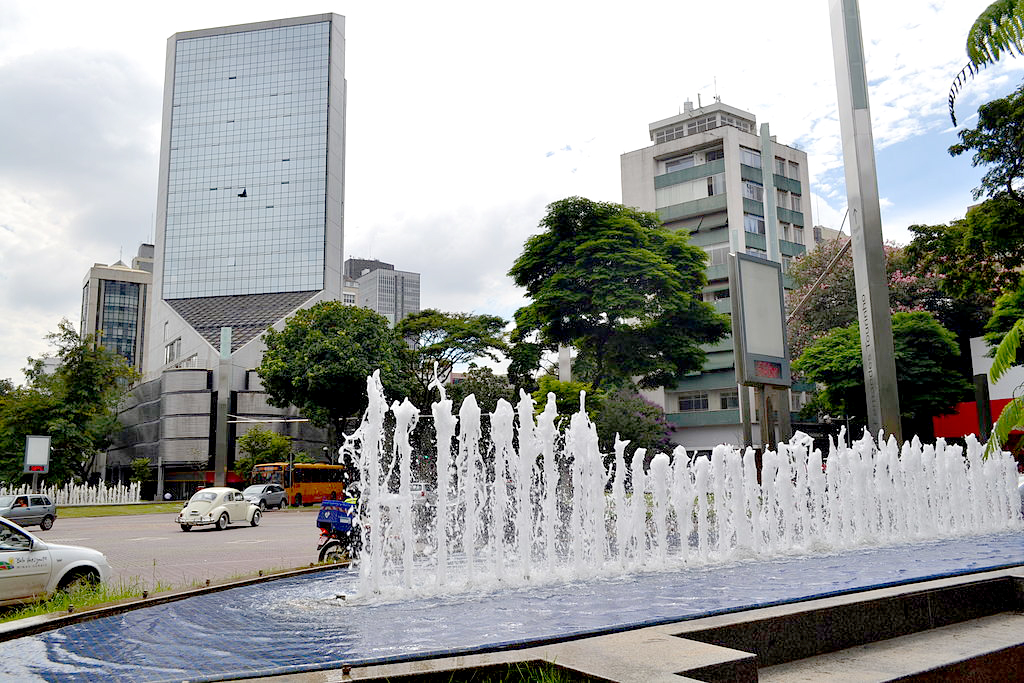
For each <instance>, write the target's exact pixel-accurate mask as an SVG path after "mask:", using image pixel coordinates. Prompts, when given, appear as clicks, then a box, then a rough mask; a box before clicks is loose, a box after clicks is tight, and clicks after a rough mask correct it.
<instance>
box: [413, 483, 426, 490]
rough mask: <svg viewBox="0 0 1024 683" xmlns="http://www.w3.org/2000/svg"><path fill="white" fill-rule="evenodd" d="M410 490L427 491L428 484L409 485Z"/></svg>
mask: <svg viewBox="0 0 1024 683" xmlns="http://www.w3.org/2000/svg"><path fill="white" fill-rule="evenodd" d="M409 490H410V491H426V490H427V485H426V484H409Z"/></svg>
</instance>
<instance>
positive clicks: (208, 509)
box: [174, 487, 263, 531]
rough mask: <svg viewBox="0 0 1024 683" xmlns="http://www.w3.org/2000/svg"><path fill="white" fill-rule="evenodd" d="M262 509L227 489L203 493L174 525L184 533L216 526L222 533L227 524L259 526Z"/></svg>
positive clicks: (199, 493)
mask: <svg viewBox="0 0 1024 683" xmlns="http://www.w3.org/2000/svg"><path fill="white" fill-rule="evenodd" d="M262 514H263V513H261V512H260V506H259V505H253V504H252V503H250V502H249V501H247V500H246V499H245V496H243V495H242V492H241V491H236V490H235V489H231V488H226V487H213V488H208V489H201V490H199V491H197V492H196V494H195V495H194V496H192V497H191V498H190V499H189V501H188V502H187V503H185V507H183V508H181V512H179V513H178V516H177V517H175V518H174V521H175V522H177V523H178V524H179V525H180V526H181V530H182V531H190V530H191V529H192V527H194V526H209V525H215V526H216V527H217V529H218V530H223V529H224V528H226V527H227V525H228V524H243V523H246V522H248V523H249V524H251V525H252V526H259V524H260V517H261V516H262Z"/></svg>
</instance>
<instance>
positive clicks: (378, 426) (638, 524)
mask: <svg viewBox="0 0 1024 683" xmlns="http://www.w3.org/2000/svg"><path fill="white" fill-rule="evenodd" d="M439 388H440V387H439ZM367 393H368V396H369V407H368V409H367V411H366V415H365V416H364V419H363V422H362V424H361V425H360V427H359V429H357V430H356V432H355V433H354V434H352V435H351V436H350V437H349V440H348V442H347V444H346V449H347V450H348V451H349V453H350V455H351V456H352V457H353V459H354V460H355V461H356V462H358V463H359V470H360V478H361V484H360V486H361V488H362V491H361V496H360V517H361V519H362V520H363V521H364V523H365V524H366V528H365V536H364V538H365V547H364V551H363V556H362V558H361V562H360V582H359V589H358V594H359V595H373V594H382V593H391V594H394V593H396V592H399V593H400V592H402V591H406V592H408V591H414V592H416V593H419V594H423V593H424V592H427V593H433V592H446V593H451V592H454V591H459V590H469V589H473V588H474V587H479V586H484V587H491V586H494V585H502V586H507V587H516V586H522V585H527V584H529V583H532V582H537V581H540V582H544V581H550V580H560V581H564V580H580V579H587V578H593V577H608V576H615V575H627V574H631V573H636V572H643V571H662V570H667V569H681V568H685V567H694V566H706V565H710V564H722V563H725V562H731V561H735V560H738V559H744V558H759V559H768V558H773V557H779V556H784V555H789V554H793V553H806V552H831V551H838V550H844V549H849V548H857V547H868V546H881V545H891V544H898V543H907V542H915V541H927V540H932V539H940V538H949V537H957V536H965V535H976V534H986V533H994V532H1000V531H1006V530H1012V529H1019V528H1021V524H1022V522H1021V518H1020V511H1019V505H1020V503H1019V501H1018V499H1017V491H1016V487H1017V477H1016V468H1015V466H1014V462H1013V459H1012V458H1011V457H1010V456H1009V455H1008V454H1000V455H997V456H993V457H991V458H988V459H983V458H982V452H983V445H982V444H980V443H979V442H978V440H977V439H975V438H974V437H973V436H969V437H967V439H966V452H965V449H964V448H963V447H961V446H959V445H954V444H947V443H945V441H943V440H942V439H939V440H938V441H937V442H936V443H935V444H934V445H923V444H921V443H920V441H919V440H917V439H916V438H915V439H914V440H912V441H910V442H907V443H904V444H903V445H902V446H900V445H899V444H897V443H896V442H895V440H894V439H892V438H890V439H889V440H888V441H885V440H883V439H882V437H881V435H880V436H879V437H878V438H877V439H873V438H872V437H871V436H870V435H868V434H865V435H864V436H863V437H862V438H861V439H860V440H858V441H855V442H854V443H853V444H852V445H851V446H850V447H846V446H843V445H841V444H843V443H844V439H843V438H842V437H840V439H839V444H840V445H837V444H836V443H832V445H831V449H830V452H829V454H828V457H827V459H825V460H823V458H822V454H821V453H820V452H819V451H818V450H816V449H814V447H813V442H812V440H811V439H810V437H808V436H806V435H804V434H800V433H798V434H797V435H796V436H794V437H793V438H792V439H791V440H790V441H789V443H784V444H779V445H778V448H777V449H776V450H774V451H772V450H767V451H765V453H764V455H763V461H762V469H761V472H760V477H758V473H757V471H756V468H755V461H754V452H753V450H752V449H750V448H747V449H746V450H745V451H743V452H741V451H740V450H739V449H737V448H734V447H731V446H725V445H721V446H718V447H716V448H715V449H714V451H713V452H712V454H711V457H710V458H705V457H697V458H693V457H689V456H688V454H687V452H686V450H685V449H684V448H683V447H682V446H679V447H677V448H676V449H675V451H674V452H673V453H672V454H671V457H670V456H669V455H668V454H664V453H660V454H657V455H655V456H654V457H653V459H652V460H651V461H650V465H649V467H648V468H645V467H644V460H645V456H646V453H645V452H644V450H643V449H637V450H636V451H635V452H634V453H633V455H632V459H631V461H630V462H628V463H627V461H626V458H625V449H626V445H627V444H626V443H625V442H623V441H621V440H617V441H616V444H615V448H614V454H613V455H610V456H606V455H604V454H602V453H601V452H600V451H599V449H598V438H597V432H596V429H595V427H594V425H593V424H592V423H591V422H590V420H589V419H588V418H587V414H586V412H585V409H584V407H582V406H583V405H584V404H585V396H582V397H581V408H580V410H579V412H577V413H576V414H575V415H573V416H572V417H571V419H570V421H569V425H568V428H567V429H565V430H564V432H562V433H561V434H559V430H557V429H556V425H555V421H556V419H557V408H556V406H555V401H554V395H549V396H548V400H547V403H546V405H545V406H544V409H543V410H542V411H541V412H540V413H539V414H538V415H536V417H535V416H534V402H533V399H532V398H531V397H530V396H528V395H527V394H525V393H522V394H521V398H520V400H519V403H518V405H517V406H516V407H515V408H514V409H513V407H512V406H511V405H510V404H509V403H507V402H506V401H504V400H502V401H499V403H498V406H497V408H496V410H495V412H494V413H493V414H492V415H490V416H489V421H490V433H491V443H490V444H489V446H487V448H486V450H481V447H480V443H481V442H480V433H481V417H482V416H481V411H480V409H479V407H478V406H477V404H476V401H475V399H474V398H473V397H472V396H470V397H469V398H467V399H466V401H465V402H464V403H463V405H462V407H461V408H460V410H459V414H458V417H457V418H456V417H455V416H454V415H453V414H452V406H451V401H450V400H448V399H447V398H446V397H445V395H444V392H443V388H441V393H442V395H441V400H440V401H439V402H437V403H435V404H434V405H433V408H432V417H433V420H434V423H435V431H436V440H435V443H436V448H435V452H434V455H435V456H436V463H437V504H436V506H435V507H433V508H425V507H423V506H420V507H417V506H416V505H415V503H414V501H413V498H412V496H411V495H410V483H411V476H410V472H411V467H412V459H413V455H414V454H413V448H412V446H411V439H410V434H411V433H412V430H413V428H414V427H415V426H416V419H417V414H418V411H417V410H416V408H415V407H413V406H412V405H411V404H410V403H409V402H408V400H406V401H405V402H403V403H401V404H399V403H397V402H395V403H394V404H393V405H392V406H391V407H390V408H389V407H388V405H387V401H386V399H385V397H384V393H383V388H382V387H381V384H380V381H379V379H378V378H377V376H376V375H374V376H372V377H370V378H368V380H367ZM389 412H390V413H391V419H393V423H394V432H393V437H392V438H391V439H390V441H391V447H390V448H388V447H387V444H386V439H385V429H384V428H383V426H384V424H385V420H386V418H387V416H388V413H389ZM456 426H459V427H461V429H460V430H459V435H458V439H457V440H456V436H455V435H456ZM452 453H454V454H455V457H454V458H452Z"/></svg>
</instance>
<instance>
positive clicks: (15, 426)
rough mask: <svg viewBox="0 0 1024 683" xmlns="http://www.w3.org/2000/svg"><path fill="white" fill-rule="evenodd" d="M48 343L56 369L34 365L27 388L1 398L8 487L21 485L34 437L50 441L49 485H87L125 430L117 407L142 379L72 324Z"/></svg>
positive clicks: (0, 450)
mask: <svg viewBox="0 0 1024 683" xmlns="http://www.w3.org/2000/svg"><path fill="white" fill-rule="evenodd" d="M47 339H48V340H49V342H50V343H51V344H52V345H53V346H54V347H56V354H55V356H54V357H53V359H54V360H56V365H55V366H54V364H53V363H52V362H47V361H48V359H46V358H38V359H29V363H30V364H29V367H28V368H27V369H26V371H25V374H26V377H27V379H28V382H27V384H26V385H25V386H23V387H17V388H10V390H9V391H6V393H4V394H3V395H0V479H3V480H6V481H16V480H18V479H20V477H21V469H22V461H23V455H24V449H25V437H26V436H27V435H30V434H33V435H42V436H49V437H50V449H51V450H50V472H49V474H48V475H47V479H48V480H50V481H51V482H54V483H63V482H68V481H79V482H81V481H84V480H85V479H86V477H87V476H88V475H89V472H90V470H91V469H92V464H93V462H94V458H95V457H96V455H97V454H98V453H100V452H101V451H103V450H104V449H105V448H106V447H107V446H109V445H110V437H111V435H112V434H114V433H115V432H116V431H117V430H118V429H120V425H119V424H118V422H117V404H118V401H120V399H121V397H122V396H123V395H124V392H125V389H126V387H127V386H128V385H129V384H130V383H131V382H132V381H133V380H135V379H136V377H137V375H136V373H135V371H134V370H133V369H132V368H131V367H129V366H128V365H127V364H126V363H125V360H124V358H123V357H122V356H120V355H119V354H117V353H115V352H114V351H110V350H108V349H106V348H104V347H103V346H101V345H100V344H99V343H98V342H97V340H96V338H95V337H94V336H93V335H88V336H86V337H81V336H79V334H78V333H77V332H76V331H75V329H74V327H72V325H71V323H70V322H68V321H67V320H62V321H61V322H60V324H59V326H58V330H57V332H54V333H52V334H50V335H48V336H47Z"/></svg>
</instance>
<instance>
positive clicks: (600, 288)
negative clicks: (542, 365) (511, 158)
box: [509, 197, 728, 389]
mask: <svg viewBox="0 0 1024 683" xmlns="http://www.w3.org/2000/svg"><path fill="white" fill-rule="evenodd" d="M540 227H541V228H543V231H542V232H541V233H540V234H537V235H534V236H533V237H531V238H529V239H528V240H527V241H526V244H525V245H524V247H523V253H522V254H521V255H520V256H519V258H518V259H516V262H515V264H514V265H513V266H512V269H511V270H510V271H509V275H510V276H511V277H512V279H513V280H514V281H515V283H516V284H517V285H519V286H520V287H524V288H525V289H526V293H527V296H528V297H529V298H530V299H531V302H530V303H529V304H528V305H527V306H524V307H523V308H520V309H519V310H518V311H517V312H516V316H515V317H516V325H517V330H518V332H517V334H518V335H519V336H520V337H521V338H527V333H529V332H536V333H537V336H538V341H539V342H540V343H541V344H543V345H545V346H548V347H550V346H554V345H558V344H566V345H572V346H575V347H576V348H577V349H578V351H579V353H580V354H581V355H582V356H584V357H585V358H587V360H588V362H589V363H590V365H591V367H592V368H593V370H592V373H591V374H590V376H588V377H587V378H586V379H588V380H589V381H590V383H591V384H592V385H593V387H594V388H595V389H601V388H602V387H603V386H605V385H608V384H611V385H625V384H630V383H632V381H633V379H634V378H637V380H638V383H639V385H640V386H643V387H656V386H664V385H671V384H674V383H675V382H676V381H677V380H678V379H679V378H681V377H682V376H683V375H685V374H686V373H688V372H691V371H693V370H697V369H699V368H700V367H701V365H703V362H704V359H705V354H704V351H703V350H702V348H701V346H700V345H701V344H704V343H712V342H715V341H717V340H719V339H721V338H722V337H723V336H724V335H725V333H726V332H727V330H728V318H727V317H726V316H723V315H719V314H717V313H715V311H714V309H713V308H712V307H711V305H710V304H707V303H705V302H704V301H703V300H702V298H701V291H702V288H703V286H704V284H705V282H706V281H705V276H704V264H705V260H706V254H705V253H704V251H703V250H702V249H699V248H697V247H694V246H692V245H690V244H689V242H688V240H687V237H686V235H684V234H682V233H679V232H673V231H671V230H668V229H666V228H665V227H664V226H663V225H662V224H661V221H660V220H659V219H658V216H657V215H656V214H653V213H645V212H642V211H637V210H634V209H630V208H628V207H625V206H622V205H621V204H611V203H605V202H594V201H591V200H588V199H584V198H582V197H570V198H568V199H563V200H561V201H557V202H554V203H553V204H550V205H549V206H548V210H547V214H546V215H545V216H544V218H543V219H541V221H540Z"/></svg>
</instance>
